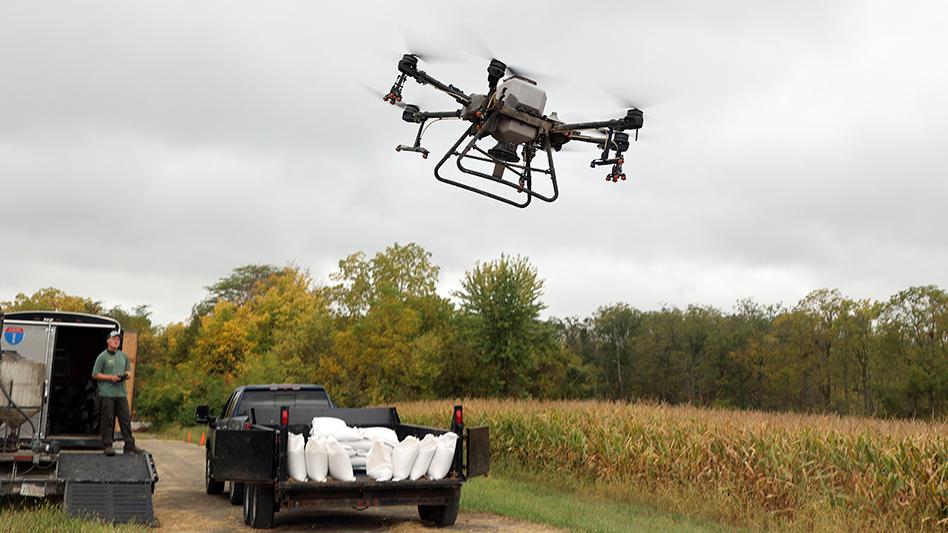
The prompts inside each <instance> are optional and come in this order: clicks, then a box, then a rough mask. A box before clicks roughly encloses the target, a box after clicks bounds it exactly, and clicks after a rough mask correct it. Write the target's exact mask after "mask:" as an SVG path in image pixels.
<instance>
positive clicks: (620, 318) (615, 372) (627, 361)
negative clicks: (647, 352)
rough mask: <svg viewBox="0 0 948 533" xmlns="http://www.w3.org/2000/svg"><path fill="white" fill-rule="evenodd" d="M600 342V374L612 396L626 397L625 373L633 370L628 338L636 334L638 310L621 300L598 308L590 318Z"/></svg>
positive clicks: (631, 344) (639, 316) (638, 322)
mask: <svg viewBox="0 0 948 533" xmlns="http://www.w3.org/2000/svg"><path fill="white" fill-rule="evenodd" d="M592 324H593V332H594V334H595V338H596V340H597V341H598V345H599V354H600V357H599V360H600V370H601V375H602V376H603V377H604V378H606V382H607V383H608V386H609V388H611V389H612V390H611V394H610V396H612V397H613V398H617V399H627V398H628V396H627V394H626V388H627V387H626V383H627V381H628V380H627V379H625V376H626V375H627V374H628V373H629V372H630V371H631V370H632V366H633V361H632V357H633V354H632V349H633V343H632V341H631V339H632V338H633V337H635V336H636V335H638V334H639V330H640V328H641V326H642V317H641V313H640V312H639V311H638V310H637V309H632V308H631V307H629V306H628V305H626V304H624V303H619V304H614V305H610V306H604V307H600V308H599V309H598V310H597V311H596V314H595V315H593V318H592Z"/></svg>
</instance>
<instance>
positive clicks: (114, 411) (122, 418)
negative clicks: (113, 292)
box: [92, 330, 145, 456]
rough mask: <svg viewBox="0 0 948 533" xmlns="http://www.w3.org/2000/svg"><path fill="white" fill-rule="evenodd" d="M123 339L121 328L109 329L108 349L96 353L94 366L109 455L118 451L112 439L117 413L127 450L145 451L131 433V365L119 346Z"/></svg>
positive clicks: (93, 373) (100, 428)
mask: <svg viewBox="0 0 948 533" xmlns="http://www.w3.org/2000/svg"><path fill="white" fill-rule="evenodd" d="M121 342H122V333H121V332H120V331H118V330H115V331H112V332H110V333H109V339H108V341H106V349H105V350H103V351H102V353H100V354H99V357H96V359H95V365H93V367H92V379H94V380H96V381H98V382H99V399H100V400H101V403H102V407H101V408H100V416H99V430H100V432H101V434H102V443H103V444H105V455H109V456H112V455H115V450H114V449H113V448H112V439H113V437H114V435H115V417H116V416H118V420H119V427H120V428H121V429H122V439H124V440H125V453H144V451H145V450H142V449H141V448H139V447H137V446H135V439H134V438H133V437H132V411H131V409H129V407H128V392H126V390H125V380H126V379H128V377H129V372H130V371H131V370H132V366H131V363H129V362H128V356H127V355H125V352H123V351H121V350H119V349H118V347H119V344H121Z"/></svg>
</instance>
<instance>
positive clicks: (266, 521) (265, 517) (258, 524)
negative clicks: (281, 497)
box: [250, 484, 273, 529]
mask: <svg viewBox="0 0 948 533" xmlns="http://www.w3.org/2000/svg"><path fill="white" fill-rule="evenodd" d="M250 527H252V528H254V529H270V528H271V527H273V486H272V485H266V484H259V485H253V516H252V517H251V520H250Z"/></svg>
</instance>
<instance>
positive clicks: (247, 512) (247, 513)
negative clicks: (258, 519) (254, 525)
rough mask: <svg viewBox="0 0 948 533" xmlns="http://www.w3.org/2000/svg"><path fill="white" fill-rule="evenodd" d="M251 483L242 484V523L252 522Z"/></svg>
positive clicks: (252, 491) (248, 523)
mask: <svg viewBox="0 0 948 533" xmlns="http://www.w3.org/2000/svg"><path fill="white" fill-rule="evenodd" d="M253 493H254V490H253V485H245V486H244V524H245V525H248V526H249V525H250V524H251V522H253Z"/></svg>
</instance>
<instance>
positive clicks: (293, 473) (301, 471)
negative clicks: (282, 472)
mask: <svg viewBox="0 0 948 533" xmlns="http://www.w3.org/2000/svg"><path fill="white" fill-rule="evenodd" d="M305 445H306V439H304V438H303V436H302V435H297V434H296V433H290V437H289V439H287V441H286V467H287V470H288V471H289V474H290V477H291V478H293V479H297V480H299V481H306V457H304V455H303V447H304V446H305Z"/></svg>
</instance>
